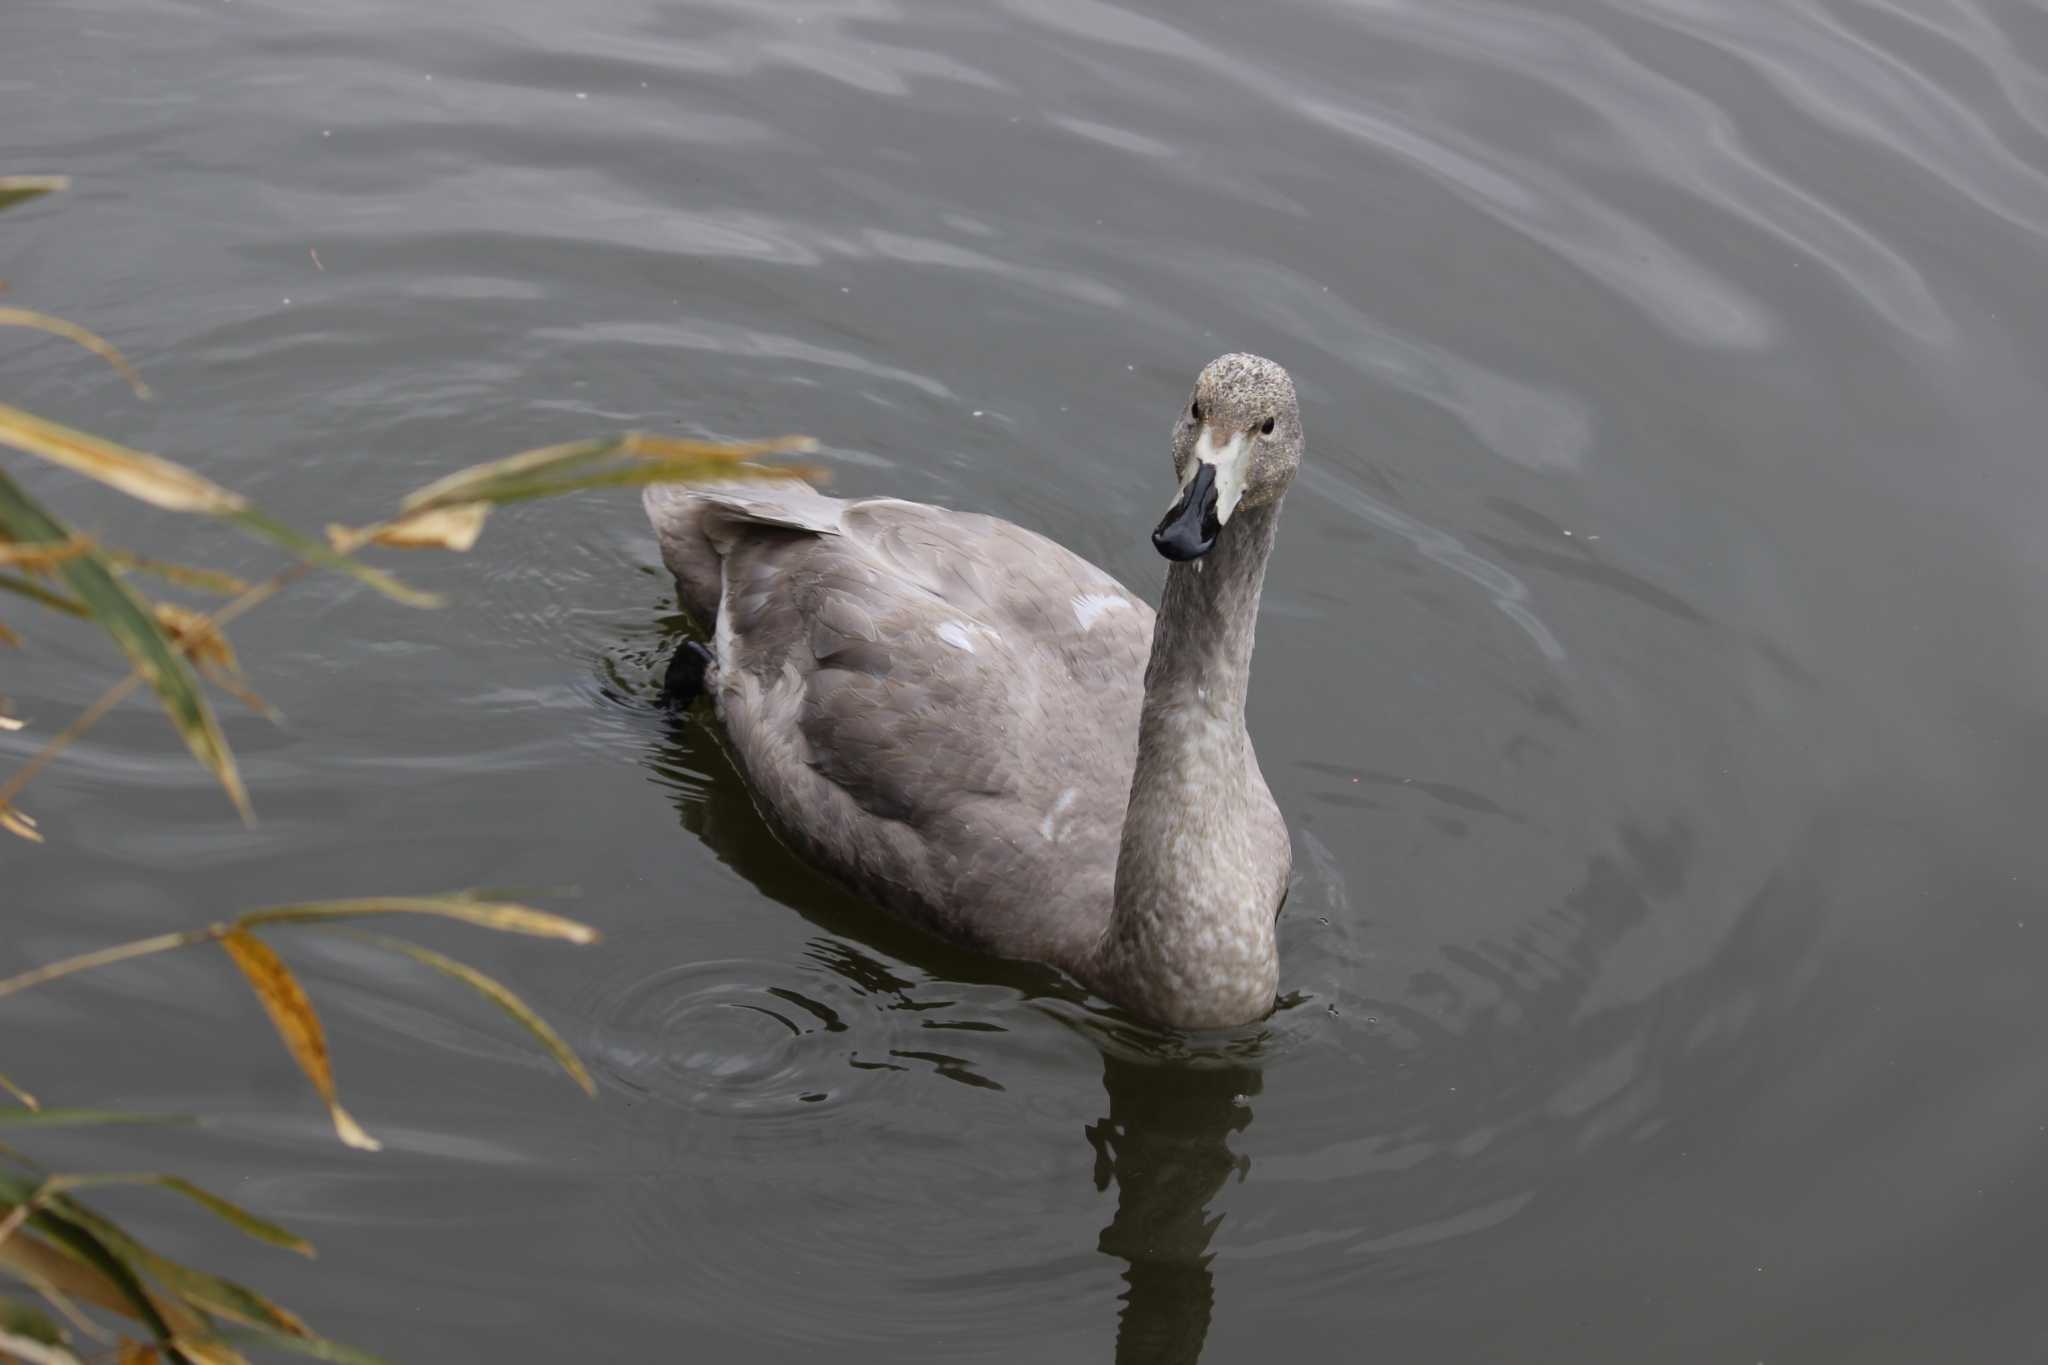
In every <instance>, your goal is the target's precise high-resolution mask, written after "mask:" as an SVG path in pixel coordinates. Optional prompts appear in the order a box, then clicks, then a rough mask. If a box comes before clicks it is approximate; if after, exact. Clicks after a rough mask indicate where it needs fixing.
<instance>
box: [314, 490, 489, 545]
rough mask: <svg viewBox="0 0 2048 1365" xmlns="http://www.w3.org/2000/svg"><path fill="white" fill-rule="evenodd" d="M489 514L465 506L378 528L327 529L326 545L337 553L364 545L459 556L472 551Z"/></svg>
mask: <svg viewBox="0 0 2048 1365" xmlns="http://www.w3.org/2000/svg"><path fill="white" fill-rule="evenodd" d="M490 511H491V505H490V504H489V503H486V502H467V503H458V504H456V505H454V506H452V507H438V508H434V509H432V510H429V511H425V512H416V513H413V514H412V515H410V516H402V517H399V518H398V519H397V520H395V521H388V522H385V523H384V524H383V525H381V526H366V527H362V528H359V529H352V528H350V527H346V526H330V527H328V528H327V541H328V543H329V544H330V545H332V546H334V548H335V549H336V550H341V551H348V550H353V549H355V548H356V547H357V546H360V545H362V544H364V543H365V542H368V543H370V544H374V545H388V546H390V547H392V548H393V549H399V550H453V551H455V552H456V553H458V554H460V553H462V552H463V551H465V550H468V549H470V548H472V547H473V546H474V545H475V544H476V541H477V537H478V536H480V535H482V534H483V531H484V518H485V517H487V516H489V515H490Z"/></svg>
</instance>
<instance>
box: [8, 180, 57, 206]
mask: <svg viewBox="0 0 2048 1365" xmlns="http://www.w3.org/2000/svg"><path fill="white" fill-rule="evenodd" d="M70 188H71V177H70V176H68V175H0V209H11V208H13V207H14V206H15V205H16V204H26V203H27V202H28V201H29V200H31V199H37V198H40V197H41V196H43V195H46V194H54V193H56V192H57V191H58V190H68V189H70Z"/></svg>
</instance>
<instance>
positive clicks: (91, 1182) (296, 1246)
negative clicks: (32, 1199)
mask: <svg viewBox="0 0 2048 1365" xmlns="http://www.w3.org/2000/svg"><path fill="white" fill-rule="evenodd" d="M102 1185H153V1186H155V1187H156V1188H158V1189H162V1190H169V1191H170V1192H171V1193H173V1194H180V1195H183V1196H184V1197H185V1198H187V1199H190V1200H191V1201H192V1202H193V1203H195V1204H198V1205H199V1206H200V1207H201V1208H203V1209H205V1210H207V1211H208V1212H209V1213H212V1214H213V1215H214V1216H216V1217H218V1218H221V1219H224V1220H225V1221H227V1222H229V1223H232V1224H234V1225H235V1226H236V1227H237V1228H239V1229H241V1230H242V1231H243V1232H244V1233H246V1234H247V1235H249V1236H251V1237H253V1238H255V1239H256V1240H257V1241H259V1242H268V1243H269V1244H270V1245H271V1246H274V1247H283V1248H284V1249H285V1250H286V1251H295V1252H297V1253H298V1254H299V1255H301V1256H308V1257H310V1256H311V1255H312V1254H313V1244H312V1243H311V1242H308V1241H307V1240H306V1239H305V1238H303V1237H301V1236H299V1235H298V1234H297V1233H294V1232H291V1231H288V1230H287V1229H285V1228H281V1227H279V1226H278V1225H277V1224H275V1223H272V1222H269V1221H268V1220H266V1219H262V1218H258V1217H257V1216H256V1215H255V1214H253V1213H251V1212H249V1211H248V1210H247V1209H245V1208H243V1207H242V1206H241V1205H239V1204H236V1203H233V1202H231V1201H229V1200H226V1199H223V1198H221V1197H220V1196H219V1195H217V1194H215V1193H213V1192H212V1191H211V1190H208V1189H203V1188H201V1187H200V1186H198V1185H195V1184H193V1183H192V1182H191V1181H189V1180H187V1179H185V1178H184V1177H183V1176H176V1175H165V1174H163V1173H162V1172H159V1171H129V1172H99V1173H94V1174H91V1175H53V1176H51V1177H49V1178H48V1179H46V1180H45V1181H44V1182H43V1188H44V1189H45V1190H46V1191H49V1192H51V1193H53V1194H68V1193H69V1192H70V1191H72V1190H83V1189H92V1188H96V1187H98V1186H102ZM66 1203H67V1205H69V1203H70V1201H66Z"/></svg>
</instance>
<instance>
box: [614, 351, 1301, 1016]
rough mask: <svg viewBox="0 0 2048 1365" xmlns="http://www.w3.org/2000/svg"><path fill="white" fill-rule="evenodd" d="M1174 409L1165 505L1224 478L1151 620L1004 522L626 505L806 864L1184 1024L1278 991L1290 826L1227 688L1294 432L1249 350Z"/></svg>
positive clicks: (748, 500)
mask: <svg viewBox="0 0 2048 1365" xmlns="http://www.w3.org/2000/svg"><path fill="white" fill-rule="evenodd" d="M1192 407H1193V408H1199V409H1202V410H1203V416H1202V419H1201V420H1199V421H1197V420H1195V419H1194V418H1193V417H1192V414H1191V412H1190V413H1184V415H1183V418H1182V421H1181V423H1180V424H1179V425H1178V426H1177V427H1176V431H1175V470H1176V474H1177V475H1178V476H1179V478H1180V482H1181V486H1182V489H1183V498H1185V497H1186V490H1187V489H1188V488H1189V486H1190V484H1191V481H1192V480H1193V477H1194V465H1195V463H1196V460H1197V458H1198V454H1199V456H1200V457H1201V458H1205V459H1206V458H1208V456H1210V455H1211V454H1217V457H1218V459H1219V461H1220V462H1221V463H1222V464H1224V465H1226V466H1228V468H1227V469H1226V473H1225V475H1224V476H1223V482H1224V483H1225V484H1226V485H1228V486H1231V487H1235V486H1237V485H1236V484H1232V482H1231V481H1232V480H1233V479H1235V480H1236V481H1237V484H1241V486H1242V493H1241V497H1240V498H1239V499H1238V500H1237V504H1236V506H1235V507H1234V508H1232V507H1224V508H1222V509H1220V510H1221V512H1222V514H1223V517H1224V520H1223V522H1222V524H1221V526H1220V529H1219V530H1218V532H1217V534H1216V535H1215V538H1214V546H1213V549H1211V550H1210V551H1209V553H1208V554H1207V556H1206V557H1205V558H1201V559H1195V560H1192V561H1190V562H1187V563H1177V564H1175V565H1173V567H1172V568H1171V569H1170V570H1169V572H1168V579H1167V587H1166V593H1165V597H1164V600H1163V603H1162V614H1161V615H1160V616H1159V617H1158V618H1157V620H1156V622H1155V616H1154V613H1153V611H1152V609H1151V608H1150V607H1148V606H1146V605H1145V604H1144V603H1143V602H1142V601H1141V600H1139V599H1138V598H1137V597H1136V596H1135V595H1133V594H1132V593H1130V592H1129V591H1128V590H1126V589H1125V588H1124V587H1123V586H1122V585H1121V584H1119V583H1117V582H1116V581H1115V580H1114V579H1112V578H1111V577H1110V576H1109V575H1108V574H1106V573H1105V572H1103V571H1102V570H1101V569H1098V568H1096V567H1095V566H1094V565H1092V564H1090V563H1088V562H1087V561H1085V560H1083V559H1081V558H1080V557H1078V556H1076V555H1074V554H1073V553H1071V552H1069V551H1068V550H1066V549H1064V548H1062V547H1061V546H1059V545H1057V544H1055V543H1054V542H1052V541H1050V540H1048V539H1046V538H1045V537H1043V536H1040V535H1037V534H1036V533H1034V532H1031V531H1027V530H1025V529H1023V528H1022V527H1019V526H1015V525H1012V524H1011V523H1009V522H1005V521H1001V520H998V519H996V518H994V517H988V516H981V515H978V514H975V513H969V512H956V511H951V510H948V509H945V508H940V507H932V506H928V505H925V504H921V503H911V502H904V501H901V500H898V499H893V498H869V499H860V500H855V501H840V500H838V499H834V498H828V497H825V496H823V495H821V494H819V493H817V492H815V491H814V490H812V489H810V488H809V487H807V486H805V485H803V484H799V483H795V482H786V483H766V484H763V483H747V484H730V485H721V486H715V487H696V488H676V487H653V488H650V489H649V490H648V492H647V495H646V507H647V512H648V516H649V518H650V520H652V522H653V524H654V527H655V530H656V532H657V534H658V536H659V539H660V542H661V550H662V558H663V561H664V562H665V563H666V565H667V566H668V568H669V569H670V571H671V572H673V573H674V574H675V576H676V581H677V587H678V592H679V595H680V597H681V600H682V602H683V605H684V607H685V609H686V610H688V611H689V612H690V614H691V615H692V616H694V617H695V618H696V619H697V620H698V621H699V622H700V623H701V624H702V625H704V626H705V627H706V628H707V629H708V630H709V631H710V632H711V636H712V654H713V662H712V665H711V666H710V668H709V670H708V672H707V676H706V686H707V688H708V689H709V691H710V693H711V695H712V697H713V698H714V700H715V703H716V706H717V711H718V715H719V717H720V719H721V720H722V721H723V722H724V724H725V727H726V730H727V732H728V734H729V735H730V738H731V741H732V747H733V750H734V752H735V754H736V755H737V757H738V759H739V761H740V764H741V766H742V767H743V769H744V770H745V772H746V775H747V778H748V780H749V782H750V784H751V785H752V787H753V788H754V790H755V792H756V793H757V795H758V798H759V801H760V805H761V808H762V811H763V813H764V814H765V815H766V816H767V818H768V819H769V820H770V822H771V823H772V824H774V825H775V826H776V827H777V829H778V831H779V833H780V834H781V835H782V836H783V837H784V838H785V839H786V840H787V841H788V842H789V843H790V844H791V846H792V847H793V848H794V849H795V850H796V851H797V852H798V853H800V854H801V855H802V856H804V857H805V858H807V859H808V860H810V861H812V862H814V863H816V864H817V865H819V866H821V867H823V868H825V869H826V870H827V871H830V872H832V873H834V874H835V875H837V876H838V877H840V878H841V879H842V880H844V881H846V882H847V883H849V884H850V885H851V886H852V887H853V888H854V889H855V890H857V891H859V892H861V893H862V894H864V895H866V896H868V897H869V898H871V899H873V900H875V901H877V902H879V903H881V904H882V905H884V906H886V907H888V908H889V909H891V910H894V911H896V912H898V913H900V914H903V915H906V916H908V917H910V918H912V919H914V920H916V921H918V922H920V923H922V924H924V925H926V926H927V927H929V928H931V929H932V930H934V931H936V932H938V933H940V934H942V935H944V936H946V937H948V938H951V939H955V940H957V941H960V942H964V943H967V944H970V945H972V946H974V947H976V948H979V949H982V950H984V951H987V952H991V953H995V954H999V955H1002V956H1006V957H1018V958H1029V959H1034V960H1038V961H1044V962H1050V963H1053V964H1055V965H1057V966H1059V967H1061V968H1064V969H1065V970H1066V971H1068V972H1070V973H1071V974H1073V975H1074V976H1076V977H1078V978H1079V979H1080V980H1082V981H1083V982H1085V983H1086V984H1088V985H1089V986H1090V987H1092V988H1093V989H1095V990H1097V991H1098V992H1100V993H1101V994H1103V995H1106V996H1108V997H1110V998H1112V999H1114V1000H1117V1001H1118V1002H1119V1003H1121V1004H1123V1005H1125V1006H1126V1007H1128V1008H1130V1009H1131V1010H1133V1011H1134V1012H1135V1013H1138V1014H1140V1015H1142V1016H1144V1017H1146V1018H1148V1019H1150V1020H1153V1021H1155V1022H1159V1023H1166V1024H1175V1025H1182V1026H1188V1027H1203V1026H1214V1025H1223V1024H1232V1023H1241V1022H1245V1021H1247V1020H1250V1019H1254V1018H1258V1017H1260V1016H1262V1015H1264V1014H1265V1013H1266V1012H1267V1011H1268V1010H1270V1008H1271V1007H1272V1003H1273V997H1274V991H1275V987H1276V984H1277V971H1278V961H1277V955H1276V953H1275V950H1274V945H1273V916H1274V913H1275V911H1276V909H1277V907H1278V904H1279V901H1280V898H1281V896H1282V894H1283V893H1284V891H1285V887H1286V879H1287V873H1288V867H1289V850H1288V840H1287V831H1286V826H1285V824H1284V822H1283V821H1282V819H1281V817H1280V813H1279V810H1278V808H1277V806H1276V805H1275V804H1274V802H1273V799H1272V796H1271V794H1270V792H1269V791H1268V790H1267V788H1266V784H1265V781H1264V779H1263V778H1262V777H1261V776H1260V774H1259V769H1258V760H1257V758H1256V756H1255V755H1254V754H1253V752H1252V747H1251V743H1250V739H1249V737H1248V736H1247V734H1246V732H1245V728H1244V697H1245V690H1246V686H1247V682H1248V675H1249V669H1250V661H1251V648H1252V639H1253V628H1254V625H1255V623H1256V616H1257V608H1258V596H1259V588H1260V583H1261V580H1262V578H1263V574H1264V569H1265V562H1266V556H1267V553H1268V551H1269V550H1270V548H1271V545H1272V539H1273V531H1274V527H1275V523H1276V520H1277V516H1278V512H1279V505H1280V497H1281V494H1283V493H1284V492H1285V489H1286V486H1287V483H1288V481H1289V480H1290V479H1291V478H1292V475H1293V471H1294V468H1295V466H1296V464H1297V463H1298V462H1299V458H1300V446H1301V437H1300V423H1299V417H1298V415H1297V413H1296V411H1295V402H1294V393H1293V386H1292V384H1291V383H1289V381H1288V380H1287V376H1286V372H1285V371H1283V370H1281V369H1280V367H1279V366H1277V365H1274V364H1273V363H1272V362H1270V361H1264V360H1259V359H1257V358H1256V357H1250V356H1225V357H1223V358H1221V359H1219V360H1217V361H1215V362H1213V363H1212V364H1211V365H1210V366H1209V367H1207V368H1206V369H1205V370H1204V371H1203V372H1202V375H1201V376H1200V378H1198V380H1197V382H1196V389H1195V394H1194V397H1193V400H1192ZM1268 421H1271V422H1273V424H1274V427H1275V430H1274V432H1273V433H1272V434H1271V435H1266V434H1265V433H1263V432H1262V431H1261V427H1262V425H1263V424H1264V423H1266V422H1268ZM1219 431H1221V432H1224V433H1226V434H1225V436H1224V438H1223V439H1224V440H1225V441H1227V442H1228V444H1227V445H1225V446H1220V447H1219V446H1218V445H1217V436H1216V433H1217V432H1219ZM1198 437H1199V440H1198ZM1239 437H1241V438H1242V439H1241V440H1238V439H1233V438H1239ZM1219 451H1220V454H1218V452H1219ZM1212 472H1213V471H1212Z"/></svg>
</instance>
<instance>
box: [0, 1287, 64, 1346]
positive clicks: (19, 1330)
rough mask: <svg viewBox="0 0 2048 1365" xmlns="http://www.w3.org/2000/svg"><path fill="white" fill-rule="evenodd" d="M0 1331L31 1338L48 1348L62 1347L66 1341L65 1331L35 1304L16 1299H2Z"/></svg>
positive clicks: (0, 1302)
mask: <svg viewBox="0 0 2048 1365" xmlns="http://www.w3.org/2000/svg"><path fill="white" fill-rule="evenodd" d="M0 1331H7V1332H12V1333H14V1335H16V1336H18V1337H29V1338H32V1339H33V1340H36V1341H40V1342H42V1343H43V1344H44V1345H46V1346H57V1345H61V1344H62V1343H63V1340H64V1329H63V1328H61V1327H59V1326H58V1325H57V1324H56V1323H55V1322H54V1321H52V1320H51V1319H50V1316H49V1315H48V1314H46V1313H45V1312H43V1310H42V1309H40V1308H37V1307H36V1306H35V1305H33V1304H27V1303H22V1302H20V1301H18V1300H16V1299H0Z"/></svg>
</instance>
